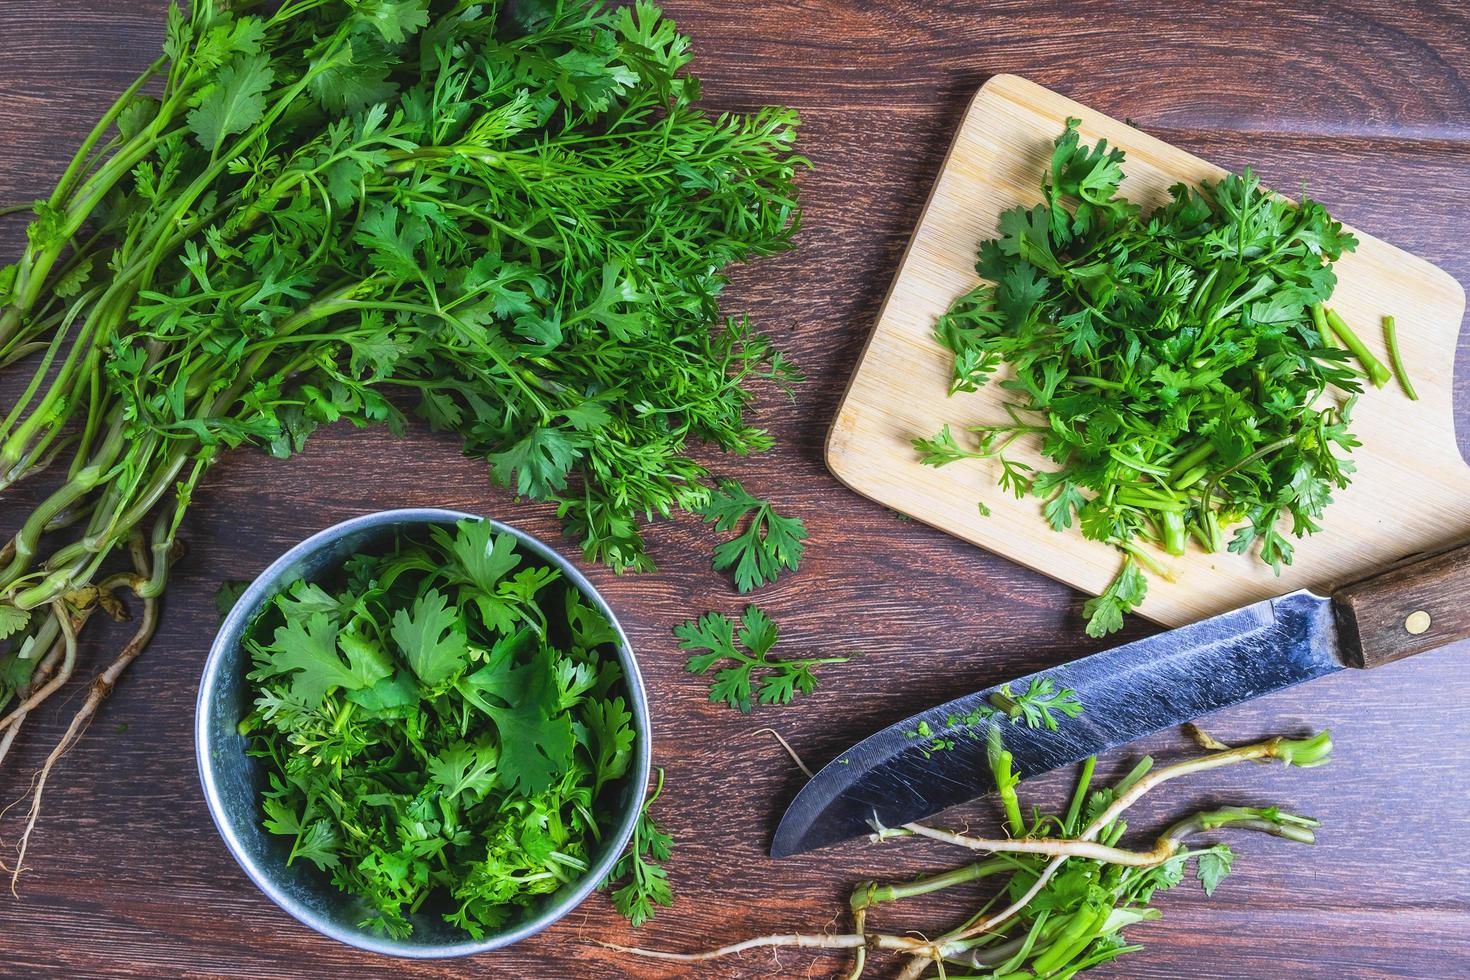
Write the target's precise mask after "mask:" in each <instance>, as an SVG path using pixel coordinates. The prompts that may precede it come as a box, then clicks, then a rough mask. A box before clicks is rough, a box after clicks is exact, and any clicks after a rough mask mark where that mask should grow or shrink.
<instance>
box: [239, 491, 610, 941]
mask: <svg viewBox="0 0 1470 980" xmlns="http://www.w3.org/2000/svg"><path fill="white" fill-rule="evenodd" d="M616 640H617V637H616V633H615V631H614V630H613V629H612V627H611V626H610V625H609V624H608V623H607V621H606V619H605V618H604V617H603V616H602V614H601V613H599V612H598V611H597V610H596V609H595V608H593V607H592V606H591V605H589V604H588V603H586V602H584V601H583V598H582V596H581V595H580V593H579V592H578V590H577V589H576V588H575V587H573V586H571V585H570V584H569V583H566V582H565V581H563V580H562V579H561V576H560V573H559V572H557V571H556V570H555V569H554V568H550V567H547V566H545V565H541V564H539V563H536V562H535V561H534V560H531V561H528V560H527V558H526V556H525V555H523V554H522V553H521V552H520V551H519V549H518V547H517V542H516V540H515V538H514V537H513V536H511V535H509V534H497V533H495V531H494V529H493V527H492V526H491V525H490V524H489V523H488V522H482V521H472V520H465V521H461V522H459V523H458V524H457V525H455V526H454V527H453V528H446V527H434V528H433V529H432V530H431V532H430V533H429V534H427V535H423V536H418V535H412V536H405V537H402V538H400V539H399V540H398V541H397V542H396V543H395V544H394V545H393V546H392V547H390V548H388V549H387V550H386V551H385V552H383V553H369V554H361V555H357V556H354V557H352V558H351V559H349V560H348V561H347V562H346V563H345V565H344V567H343V569H342V571H341V573H340V575H339V577H338V578H337V579H335V580H330V581H327V582H325V583H321V584H318V583H312V582H305V581H298V582H296V583H294V584H293V585H291V586H290V587H289V588H288V589H287V590H286V591H285V592H283V593H282V594H281V595H279V596H278V597H277V598H276V599H275V600H274V601H273V602H272V603H271V605H270V606H269V607H268V609H267V611H266V612H265V613H264V614H263V615H262V617H261V618H260V619H259V620H258V621H257V623H256V624H255V625H254V626H253V627H252V630H251V633H250V634H249V636H248V637H247V639H246V641H245V646H246V649H247V650H248V651H249V653H250V660H251V670H250V672H249V674H248V678H249V680H250V681H251V683H252V684H253V685H254V689H255V699H254V706H253V709H252V710H251V712H250V713H249V714H248V715H247V716H246V717H245V718H244V719H243V720H242V721H241V723H240V731H241V732H242V733H243V734H245V735H246V736H247V737H248V739H249V749H248V751H249V753H250V754H251V755H253V756H256V757H257V758H259V759H260V760H261V762H262V765H263V767H264V769H265V773H266V777H267V781H268V786H267V789H266V790H265V793H264V796H263V798H262V800H261V807H262V814H263V823H264V826H265V828H266V830H268V831H269V832H270V833H272V834H277V835H281V836H285V837H288V838H290V840H291V848H290V853H289V857H288V863H294V862H296V861H309V862H311V863H312V864H314V865H316V867H317V868H318V869H320V870H321V871H323V872H325V873H329V874H330V875H331V880H332V882H333V883H334V884H335V885H336V886H337V887H338V888H340V889H342V890H343V891H346V892H349V893H351V894H353V895H356V896H359V897H360V898H362V899H363V900H364V901H365V903H366V905H367V907H368V908H369V909H370V910H371V911H370V912H369V914H368V916H367V918H366V919H365V920H364V925H365V926H368V927H370V928H372V929H374V930H375V931H379V932H383V933H386V934H388V935H392V936H399V937H402V936H406V935H409V934H410V933H411V932H412V930H413V924H412V916H413V915H414V913H415V912H417V911H418V910H419V909H420V908H421V907H423V905H424V903H425V902H426V901H427V900H428V899H429V898H430V897H431V896H438V898H439V902H440V904H442V905H444V906H445V907H446V908H447V911H446V912H445V913H444V917H445V919H446V921H448V922H450V923H451V924H453V925H456V926H458V927H460V928H461V929H463V930H464V931H465V932H467V933H468V934H470V935H471V936H475V937H479V936H482V935H484V934H485V933H486V931H488V930H492V929H495V928H498V927H499V926H501V925H503V924H504V923H505V922H507V921H509V919H510V918H511V916H512V915H513V914H515V913H516V910H518V909H519V908H524V907H531V906H532V905H534V904H535V903H536V902H537V901H538V900H539V898H540V897H541V896H544V895H546V894H548V893H550V892H554V891H556V890H557V889H559V888H561V887H562V886H563V885H566V884H568V883H570V882H572V881H575V880H576V879H577V878H579V877H580V876H582V875H583V874H585V873H586V872H587V870H588V868H589V867H590V865H591V861H592V857H593V854H594V851H595V849H596V846H597V844H598V841H599V840H601V838H602V837H603V836H604V834H605V833H606V831H607V829H608V828H609V827H610V826H612V824H613V823H614V822H615V821H616V818H617V816H618V812H619V807H620V803H619V800H620V799H621V797H622V793H623V789H624V787H622V786H621V785H620V784H619V781H620V780H622V779H623V778H624V777H625V776H626V775H627V772H628V769H629V766H630V764H631V762H632V759H633V754H634V741H635V733H634V730H633V728H632V714H631V712H630V711H629V710H628V707H627V702H626V700H625V695H624V693H623V692H624V686H623V675H622V671H621V668H620V667H619V664H618V661H617V659H616V656H615V655H614V654H615V649H616V648H615V643H616Z"/></svg>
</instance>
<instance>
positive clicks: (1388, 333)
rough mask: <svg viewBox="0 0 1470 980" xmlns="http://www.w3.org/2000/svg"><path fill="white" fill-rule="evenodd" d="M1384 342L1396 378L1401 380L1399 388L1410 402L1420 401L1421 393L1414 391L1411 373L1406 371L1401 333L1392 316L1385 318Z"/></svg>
mask: <svg viewBox="0 0 1470 980" xmlns="http://www.w3.org/2000/svg"><path fill="white" fill-rule="evenodd" d="M1383 342H1384V344H1385V345H1386V346H1387V347H1388V360H1389V363H1390V364H1392V365H1393V373H1394V376H1395V377H1396V378H1398V379H1399V387H1401V388H1403V389H1404V395H1405V396H1406V397H1407V398H1408V399H1409V400H1410V401H1414V402H1416V401H1418V400H1419V393H1418V392H1417V391H1415V390H1414V382H1412V381H1410V380H1409V372H1408V371H1406V370H1404V355H1403V353H1402V352H1401V351H1400V350H1399V332H1398V328H1397V327H1396V326H1395V325H1394V322H1393V317H1391V316H1386V317H1384V318H1383Z"/></svg>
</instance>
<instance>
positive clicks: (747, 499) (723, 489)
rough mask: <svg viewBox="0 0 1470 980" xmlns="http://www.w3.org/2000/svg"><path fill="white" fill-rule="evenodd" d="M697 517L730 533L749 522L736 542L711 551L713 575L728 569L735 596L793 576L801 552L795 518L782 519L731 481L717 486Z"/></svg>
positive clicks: (801, 528) (801, 532) (801, 527)
mask: <svg viewBox="0 0 1470 980" xmlns="http://www.w3.org/2000/svg"><path fill="white" fill-rule="evenodd" d="M700 513H701V514H702V515H703V516H704V519H705V522H706V523H710V524H713V525H714V527H715V530H716V531H733V530H735V529H736V528H737V527H739V526H740V524H741V522H743V521H746V519H747V517H748V518H749V521H748V522H747V523H746V525H745V530H744V531H742V532H741V533H740V534H739V536H738V537H736V538H734V539H732V540H730V541H724V542H721V543H720V544H719V545H717V546H716V547H715V557H714V568H715V571H717V572H723V571H725V570H726V569H729V568H733V569H734V574H735V585H736V587H737V588H738V589H739V590H740V591H741V592H749V591H751V590H752V589H754V588H756V587H757V586H760V585H765V584H767V583H769V582H774V581H776V578H777V576H779V575H780V574H781V572H782V570H783V569H784V570H789V571H793V572H794V571H796V567H797V565H798V564H800V562H801V558H802V555H803V554H805V552H806V544H805V541H806V537H807V533H806V524H805V523H804V522H803V521H802V520H801V518H799V517H782V516H781V515H780V514H778V513H776V511H775V510H774V509H773V508H772V507H771V504H770V502H769V501H765V500H761V499H759V498H757V497H752V496H751V495H750V494H749V493H748V492H746V489H745V488H744V487H743V486H741V485H740V483H739V482H738V481H736V480H721V481H719V484H718V486H716V488H715V489H714V490H712V491H710V496H709V502H708V503H706V504H705V505H704V507H702V508H701V509H700Z"/></svg>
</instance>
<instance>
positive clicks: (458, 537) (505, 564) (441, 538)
mask: <svg viewBox="0 0 1470 980" xmlns="http://www.w3.org/2000/svg"><path fill="white" fill-rule="evenodd" d="M433 535H434V540H435V541H436V542H437V543H438V544H439V546H440V547H443V548H447V549H448V550H449V553H450V554H452V555H453V556H454V558H455V560H456V562H458V564H459V567H460V568H462V569H463V570H464V574H465V576H466V577H467V578H468V579H469V581H470V582H472V583H473V584H474V585H475V587H476V588H478V589H481V590H484V591H486V592H491V591H493V590H494V589H495V588H496V586H497V585H498V584H499V583H500V580H501V579H502V578H504V577H505V576H506V575H507V574H508V573H510V572H511V571H513V570H514V569H515V567H516V566H517V565H519V564H520V563H521V557H520V555H518V554H516V539H515V536H514V535H511V534H497V533H496V532H495V528H494V527H493V526H492V525H491V524H490V522H489V521H476V520H468V519H467V520H462V521H460V522H459V523H458V524H456V525H455V530H454V533H453V534H451V533H450V532H449V531H447V530H445V529H444V528H442V527H436V528H434V531H433Z"/></svg>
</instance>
